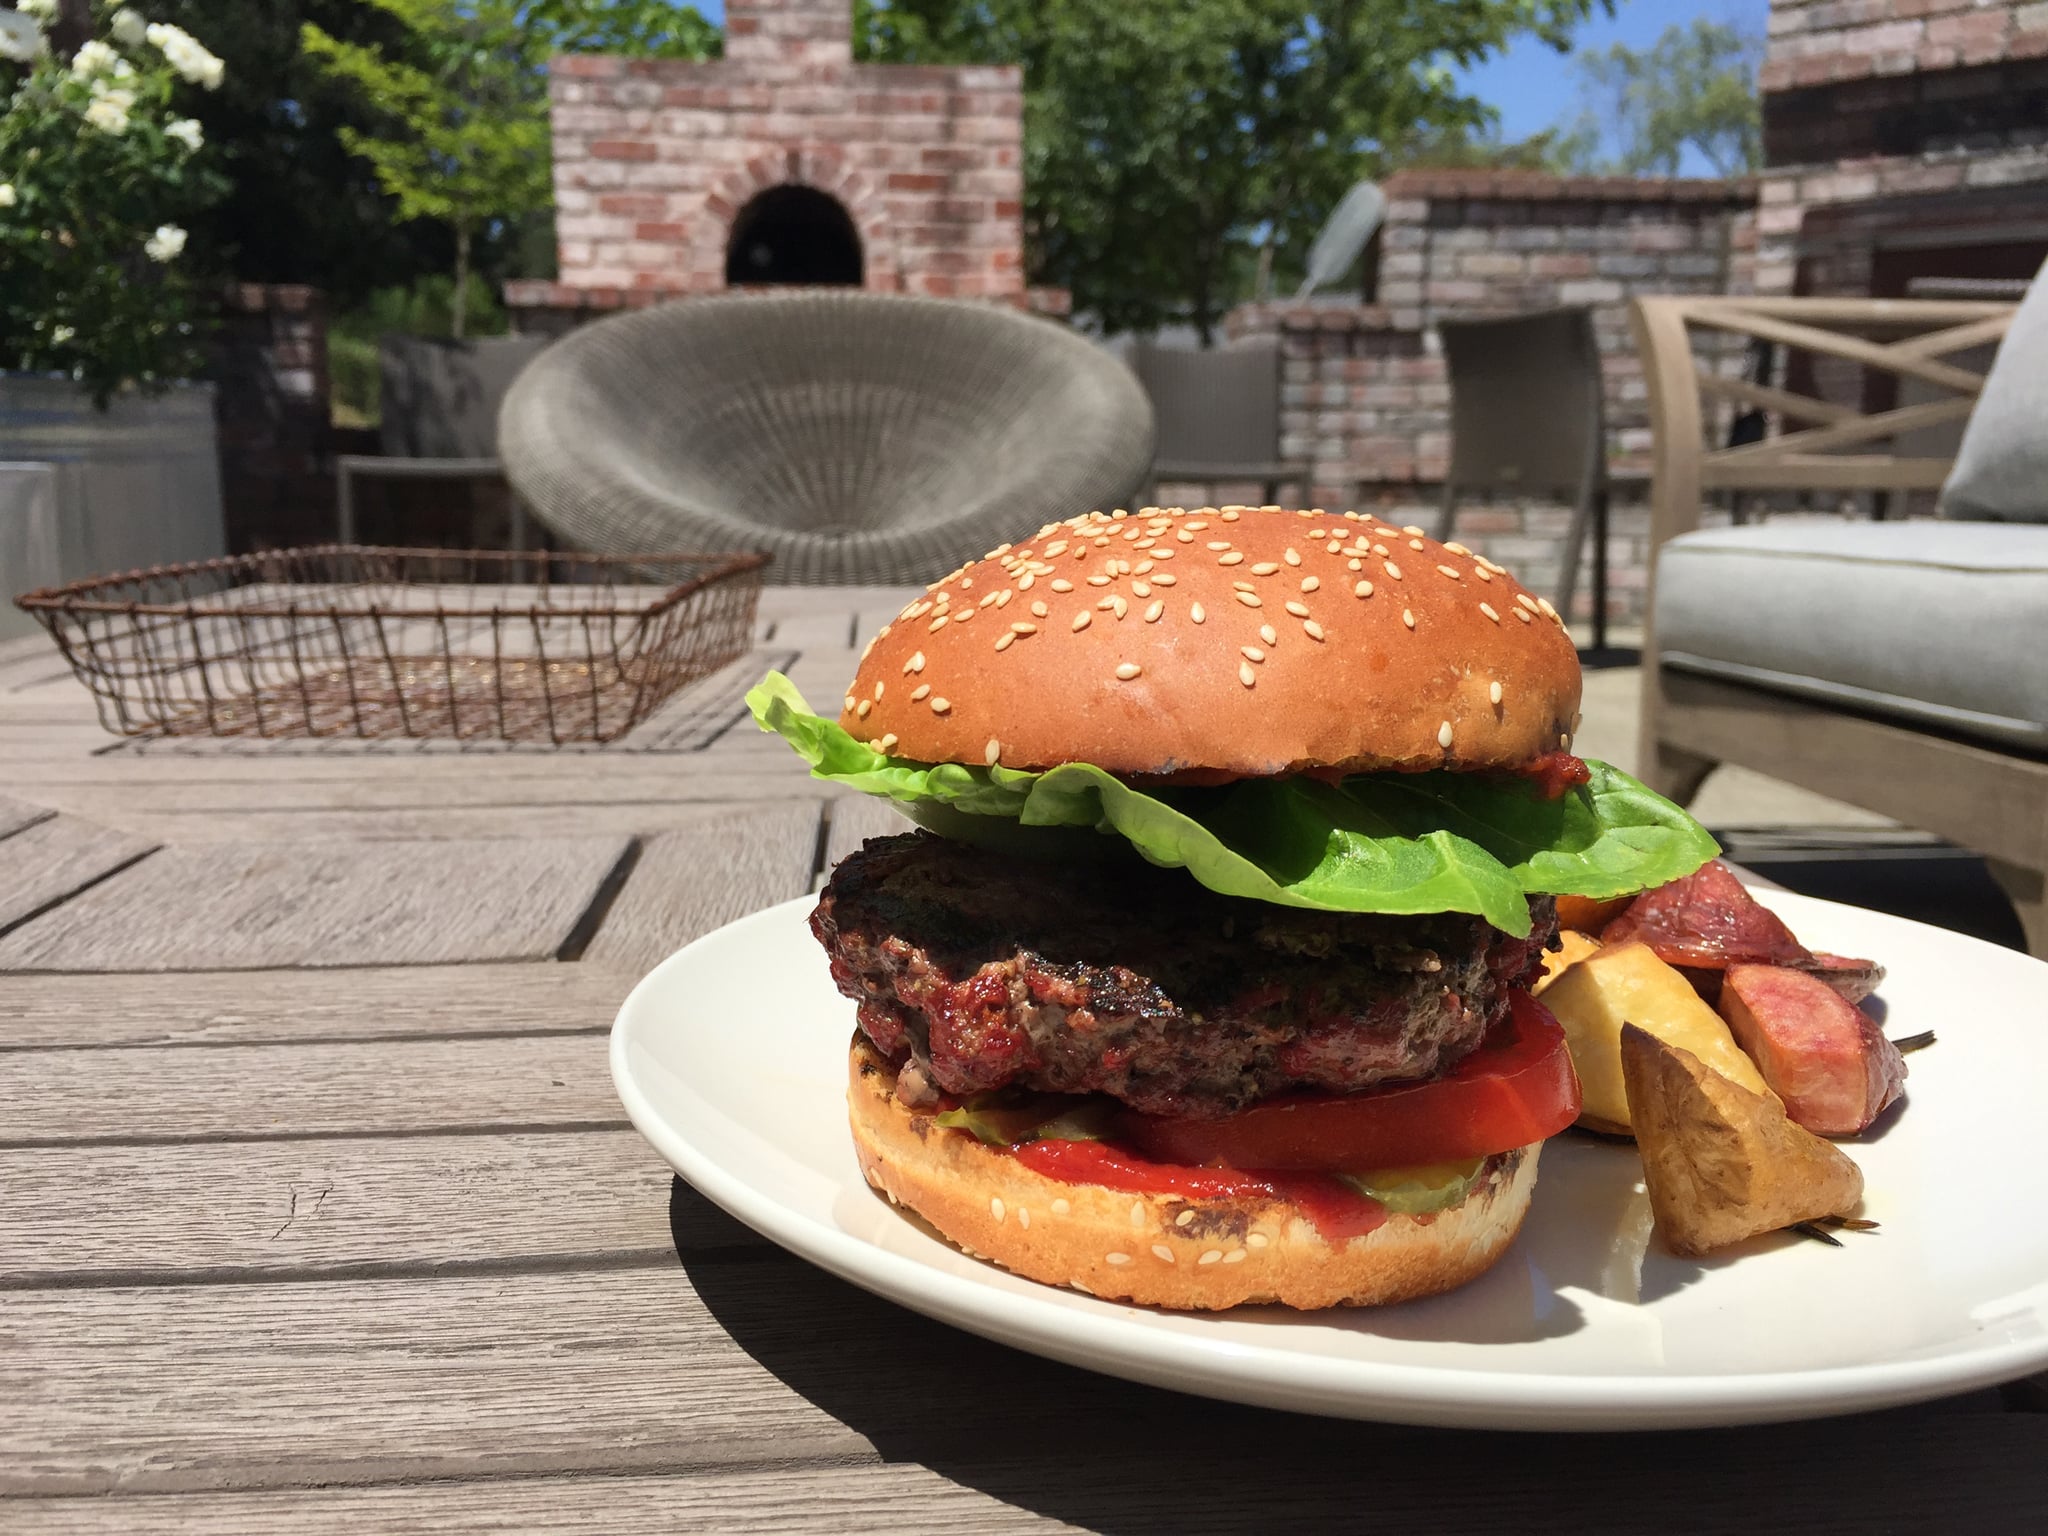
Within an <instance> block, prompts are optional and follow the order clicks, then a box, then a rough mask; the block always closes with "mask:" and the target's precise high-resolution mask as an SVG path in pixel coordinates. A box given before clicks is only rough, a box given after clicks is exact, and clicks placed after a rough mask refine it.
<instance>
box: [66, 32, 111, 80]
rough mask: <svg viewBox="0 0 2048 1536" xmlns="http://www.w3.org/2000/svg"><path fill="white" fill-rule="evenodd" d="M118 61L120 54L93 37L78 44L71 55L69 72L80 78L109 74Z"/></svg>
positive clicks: (85, 78)
mask: <svg viewBox="0 0 2048 1536" xmlns="http://www.w3.org/2000/svg"><path fill="white" fill-rule="evenodd" d="M120 63H121V55H120V54H118V53H116V52H114V50H113V49H111V48H109V47H108V46H107V45H106V44H105V43H103V42H101V41H100V40H99V39H98V38H96V37H95V38H93V39H92V40H91V41H89V42H87V43H84V44H82V45H80V47H79V50H78V52H76V53H75V54H73V55H72V56H71V73H72V74H74V75H76V76H78V78H79V79H81V80H89V79H91V78H92V77H93V76H94V75H111V74H112V73H114V71H115V69H116V68H117V67H119V65H120Z"/></svg>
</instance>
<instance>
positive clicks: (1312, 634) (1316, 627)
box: [1301, 619, 1323, 640]
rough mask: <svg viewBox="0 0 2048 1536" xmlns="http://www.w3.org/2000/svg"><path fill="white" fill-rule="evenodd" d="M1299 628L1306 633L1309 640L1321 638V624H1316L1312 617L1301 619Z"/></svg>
mask: <svg viewBox="0 0 2048 1536" xmlns="http://www.w3.org/2000/svg"><path fill="white" fill-rule="evenodd" d="M1301 629H1302V633H1303V634H1305V635H1307V636H1308V637H1309V639H1311V640H1320V639H1322V638H1323V626H1322V625H1320V624H1318V623H1317V622H1316V621H1315V620H1314V619H1303V620H1302V621H1301Z"/></svg>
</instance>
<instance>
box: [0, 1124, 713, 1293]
mask: <svg viewBox="0 0 2048 1536" xmlns="http://www.w3.org/2000/svg"><path fill="white" fill-rule="evenodd" d="M673 1181H674V1175H673V1174H671V1173H670V1172H669V1169H668V1166H667V1165H666V1164H665V1163H663V1162H662V1160H661V1158H660V1157H659V1156H658V1155H657V1154H656V1153H655V1152H654V1150H653V1149H652V1148H650V1147H649V1146H648V1145H647V1143H646V1142H645V1141H643V1140H641V1138H640V1136H639V1134H638V1133H637V1132H633V1131H602V1132H562V1133H553V1134H522V1135H514V1136H433V1137H422V1138H418V1139H401V1140H387V1139H383V1138H377V1139H373V1140H360V1141H356V1140H335V1141H324V1140H323V1141H271V1142H236V1143H227V1144H222V1143H218V1142H216V1143H210V1144H204V1145H192V1146H149V1147H125V1146H124V1147H38V1148H35V1149H33V1150H28V1149H16V1150H14V1151H0V1288H21V1287H34V1286H49V1285H59V1284H63V1285H79V1284H86V1283H92V1284H101V1285H105V1284H120V1283H126V1284H142V1283H161V1282H163V1281H166V1280H183V1281H188V1282H189V1281H192V1280H200V1279H205V1280H213V1281H220V1280H230V1279H232V1280H247V1279H254V1278H261V1277H264V1276H272V1277H283V1276H286V1275H300V1276H303V1275H335V1274H338V1273H350V1274H357V1275H371V1274H382V1275H397V1274H404V1273H413V1274H419V1273H424V1272H426V1271H428V1270H431V1269H433V1268H435V1267H437V1266H438V1267H449V1268H465V1267H466V1268H476V1267H479V1266H491V1265H506V1264H512V1263H523V1264H528V1265H530V1264H531V1263H532V1262H533V1261H534V1260H536V1259H540V1260H547V1261H551V1262H560V1261H563V1260H568V1259H580V1260H589V1261H592V1262H602V1261H605V1260H616V1259H617V1258H618V1257H619V1256H621V1255H629V1256H638V1257H640V1258H642V1259H651V1258H655V1257H659V1256H662V1255H666V1254H668V1253H670V1252H671V1251H672V1250H673V1247H674V1240H673V1238H672V1237H671V1236H670V1232H669V1220H668V1206H669V1186H670V1184H671V1183H672V1182H673ZM115 1234H118V1238H117V1240H111V1241H110V1237H114V1235H115Z"/></svg>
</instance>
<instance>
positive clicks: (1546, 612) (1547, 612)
mask: <svg viewBox="0 0 2048 1536" xmlns="http://www.w3.org/2000/svg"><path fill="white" fill-rule="evenodd" d="M1536 606H1537V607H1538V608H1541V609H1542V610H1543V617H1545V618H1546V619H1554V618H1556V617H1557V610H1556V609H1555V608H1553V607H1551V606H1550V599H1549V598H1547V597H1539V598H1537V599H1536Z"/></svg>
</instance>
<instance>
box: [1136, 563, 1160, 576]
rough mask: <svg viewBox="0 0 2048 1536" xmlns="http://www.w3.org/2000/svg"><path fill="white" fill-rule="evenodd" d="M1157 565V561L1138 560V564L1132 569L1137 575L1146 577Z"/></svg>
mask: <svg viewBox="0 0 2048 1536" xmlns="http://www.w3.org/2000/svg"><path fill="white" fill-rule="evenodd" d="M1157 563H1158V562H1157V561H1154V560H1140V561H1139V562H1138V563H1137V565H1136V566H1135V567H1134V569H1135V570H1136V571H1137V573H1138V574H1139V575H1140V576H1144V575H1147V574H1148V573H1150V571H1151V569H1152V567H1153V566H1154V565H1156V564H1157Z"/></svg>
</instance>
